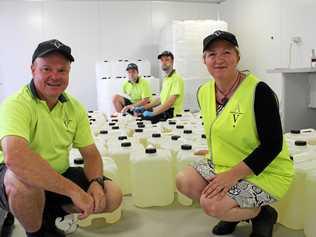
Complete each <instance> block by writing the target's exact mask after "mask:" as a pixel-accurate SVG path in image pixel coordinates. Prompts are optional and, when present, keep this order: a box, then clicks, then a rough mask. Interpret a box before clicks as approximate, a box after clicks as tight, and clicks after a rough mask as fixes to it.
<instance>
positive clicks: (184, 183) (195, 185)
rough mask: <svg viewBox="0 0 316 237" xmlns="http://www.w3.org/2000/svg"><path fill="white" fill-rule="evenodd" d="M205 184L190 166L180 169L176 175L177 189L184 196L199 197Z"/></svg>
mask: <svg viewBox="0 0 316 237" xmlns="http://www.w3.org/2000/svg"><path fill="white" fill-rule="evenodd" d="M206 185H207V183H206V182H205V181H204V180H203V178H202V177H201V176H200V175H199V174H198V173H197V172H196V171H195V169H194V168H193V167H191V166H189V167H187V168H185V169H184V170H183V171H180V172H179V173H178V174H177V176H176V186H177V189H178V190H179V191H180V192H181V193H183V194H185V195H186V196H189V197H191V198H194V199H196V198H197V197H200V195H201V192H202V190H203V188H204V187H205V186H206Z"/></svg>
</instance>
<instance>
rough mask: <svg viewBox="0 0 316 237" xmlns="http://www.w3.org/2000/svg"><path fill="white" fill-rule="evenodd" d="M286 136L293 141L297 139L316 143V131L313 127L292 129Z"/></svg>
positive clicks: (312, 143) (311, 143)
mask: <svg viewBox="0 0 316 237" xmlns="http://www.w3.org/2000/svg"><path fill="white" fill-rule="evenodd" d="M285 138H286V139H287V141H288V142H293V141H297V140H303V141H306V142H307V143H308V144H310V145H316V131H315V129H313V128H307V129H301V130H294V129H293V130H291V131H290V132H289V133H286V134H285Z"/></svg>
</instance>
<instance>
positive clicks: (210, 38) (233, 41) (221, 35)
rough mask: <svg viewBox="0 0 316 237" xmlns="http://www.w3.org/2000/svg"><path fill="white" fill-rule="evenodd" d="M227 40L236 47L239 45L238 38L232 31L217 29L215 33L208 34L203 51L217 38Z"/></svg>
mask: <svg viewBox="0 0 316 237" xmlns="http://www.w3.org/2000/svg"><path fill="white" fill-rule="evenodd" d="M219 39H221V40H226V41H228V42H229V43H231V44H233V45H234V46H235V47H238V42H237V39H236V36H235V35H233V34H232V33H230V32H227V31H222V30H217V31H214V33H213V34H211V35H209V36H207V37H206V38H205V39H204V40H203V52H204V51H205V50H206V49H207V48H208V46H209V45H210V44H211V43H213V42H214V41H215V40H219Z"/></svg>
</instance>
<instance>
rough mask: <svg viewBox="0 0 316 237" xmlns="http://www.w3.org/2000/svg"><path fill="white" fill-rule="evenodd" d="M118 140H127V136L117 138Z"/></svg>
mask: <svg viewBox="0 0 316 237" xmlns="http://www.w3.org/2000/svg"><path fill="white" fill-rule="evenodd" d="M117 139H118V140H120V141H121V140H125V139H127V136H119V137H118V138H117Z"/></svg>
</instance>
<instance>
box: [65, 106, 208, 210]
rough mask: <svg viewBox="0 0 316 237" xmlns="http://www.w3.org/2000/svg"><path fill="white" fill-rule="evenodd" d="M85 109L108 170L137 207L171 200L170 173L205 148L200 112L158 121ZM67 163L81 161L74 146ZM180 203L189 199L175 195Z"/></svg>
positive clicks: (172, 198) (172, 190)
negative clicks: (106, 117)
mask: <svg viewBox="0 0 316 237" xmlns="http://www.w3.org/2000/svg"><path fill="white" fill-rule="evenodd" d="M104 118H105V115H102V113H101V112H96V111H94V112H92V111H91V112H89V119H90V123H91V128H92V130H93V133H94V140H95V143H96V146H97V148H98V150H99V151H100V153H101V155H102V157H103V159H104V162H105V161H106V164H111V162H110V160H112V161H113V162H114V163H115V165H116V167H117V168H115V167H114V166H113V165H111V166H110V167H107V165H105V166H104V169H105V170H106V173H107V174H113V175H112V176H113V177H115V181H116V182H117V183H118V184H119V185H120V187H121V188H122V190H123V194H124V195H128V194H131V195H132V196H133V201H134V204H135V205H137V206H140V207H150V206H165V205H169V204H171V203H172V202H173V200H174V195H175V192H176V190H175V175H176V173H177V172H179V171H181V170H182V169H184V168H185V167H186V166H187V165H188V164H191V163H193V162H194V161H198V160H199V159H203V158H204V157H203V156H197V155H194V151H196V150H202V149H203V150H205V149H207V142H206V139H205V136H203V133H204V132H203V127H202V121H201V118H200V114H199V113H196V114H192V113H191V112H190V111H185V112H184V113H183V115H182V116H178V117H175V118H173V119H169V120H167V121H165V122H159V123H158V124H151V122H149V121H142V120H141V119H140V118H137V117H133V116H131V115H129V114H127V115H125V114H124V115H123V114H116V115H112V116H111V117H110V118H109V119H107V120H105V119H104ZM70 164H71V165H72V166H76V165H81V166H82V165H83V160H82V158H81V155H80V153H79V152H78V151H77V150H74V149H73V150H72V151H71V156H70ZM178 196H179V197H178V201H179V202H180V203H181V204H183V205H191V203H192V202H191V200H188V199H185V198H184V197H183V196H181V195H178Z"/></svg>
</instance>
